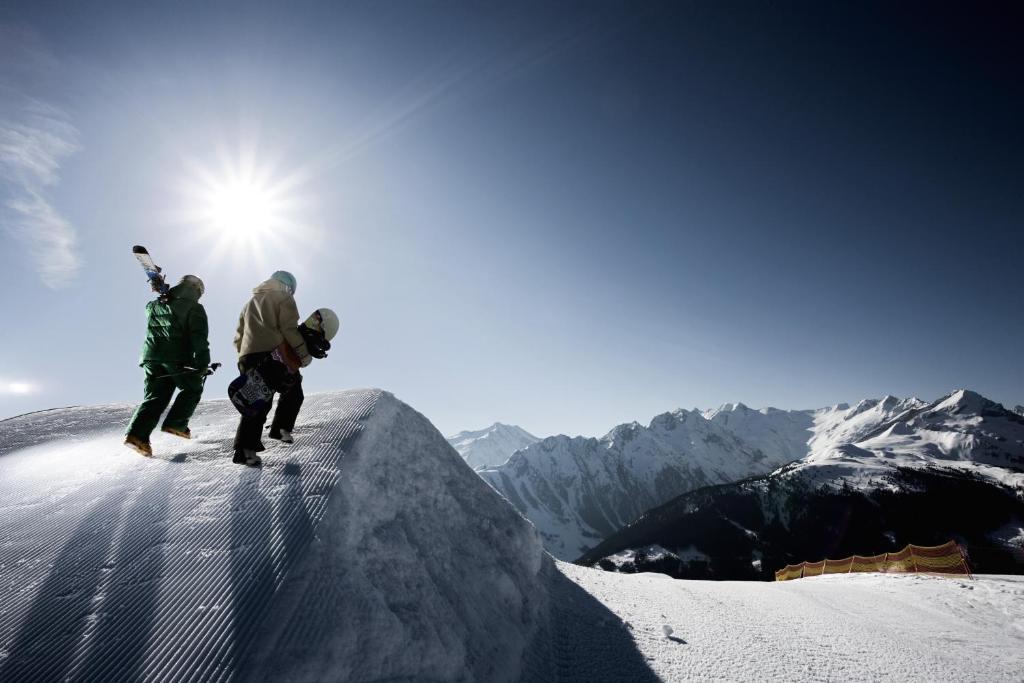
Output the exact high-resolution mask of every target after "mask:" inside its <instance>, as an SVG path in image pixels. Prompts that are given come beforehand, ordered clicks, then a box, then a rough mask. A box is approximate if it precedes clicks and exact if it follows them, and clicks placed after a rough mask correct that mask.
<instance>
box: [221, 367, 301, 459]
mask: <svg viewBox="0 0 1024 683" xmlns="http://www.w3.org/2000/svg"><path fill="white" fill-rule="evenodd" d="M261 363H262V365H261ZM257 365H259V367H260V370H259V372H260V374H261V375H263V379H264V380H266V382H267V386H268V387H270V388H271V389H273V390H274V391H275V392H277V393H279V394H281V397H280V398H279V399H278V400H277V410H276V411H275V412H274V421H273V422H271V426H270V428H271V429H273V430H278V429H287V430H288V431H292V430H293V429H295V420H296V418H297V417H298V416H299V409H300V408H302V400H303V398H305V396H304V394H303V393H302V375H301V374H300V373H298V372H296V373H294V374H292V373H290V372H288V368H287V367H286V366H285V365H284V363H279V362H278V361H276V360H274V359H273V358H270V354H269V353H252V354H249V355H248V356H242V357H241V358H240V359H239V360H238V371H239V372H240V373H242V374H245V372H246V371H247V370H249V369H250V368H254V367H256V366H257ZM269 414H270V404H269V403H268V404H267V408H266V410H265V411H264V412H263V413H261V414H259V415H253V416H251V417H246V416H245V415H243V416H242V417H241V419H240V420H239V422H238V429H237V430H236V431H235V452H236V453H237V452H239V451H241V450H243V449H247V450H252V451H257V452H258V451H263V450H266V448H265V447H264V446H263V440H262V438H261V437H262V436H263V425H264V424H266V422H267V415H269Z"/></svg>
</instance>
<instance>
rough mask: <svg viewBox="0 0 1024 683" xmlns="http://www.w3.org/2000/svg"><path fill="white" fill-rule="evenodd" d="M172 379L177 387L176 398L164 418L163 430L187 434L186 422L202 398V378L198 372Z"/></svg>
mask: <svg viewBox="0 0 1024 683" xmlns="http://www.w3.org/2000/svg"><path fill="white" fill-rule="evenodd" d="M172 379H173V380H174V384H175V386H177V387H178V397H177V398H176V399H174V405H172V406H171V409H170V410H169V411H168V412H167V417H165V418H164V429H174V430H177V431H181V432H186V433H188V421H189V419H190V418H191V417H192V413H194V412H195V410H196V406H197V405H199V399H201V398H202V397H203V377H202V375H200V374H199V373H198V372H189V373H187V374H184V375H178V376H177V377H173V378H172Z"/></svg>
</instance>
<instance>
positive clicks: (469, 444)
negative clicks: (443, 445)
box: [446, 422, 540, 470]
mask: <svg viewBox="0 0 1024 683" xmlns="http://www.w3.org/2000/svg"><path fill="white" fill-rule="evenodd" d="M446 438H447V439H448V443H450V444H451V445H452V447H453V448H454V449H455V450H456V451H458V452H459V455H461V456H462V457H463V458H464V459H465V461H466V463H467V464H468V465H469V466H470V467H472V468H473V469H474V470H478V469H482V468H485V467H496V466H497V465H501V464H504V462H505V461H506V460H508V458H509V456H510V455H512V454H513V453H515V452H516V451H518V450H520V449H522V448H526V447H527V446H529V445H530V444H534V443H537V442H538V441H540V439H538V438H537V437H535V436H534V435H533V434H530V433H529V432H528V431H526V430H525V429H523V428H522V427H517V426H515V425H506V424H502V423H500V422H495V423H494V424H492V425H491V426H490V427H487V428H486V429H480V430H477V431H475V432H469V431H467V432H459V433H458V434H454V435H452V436H449V437H446Z"/></svg>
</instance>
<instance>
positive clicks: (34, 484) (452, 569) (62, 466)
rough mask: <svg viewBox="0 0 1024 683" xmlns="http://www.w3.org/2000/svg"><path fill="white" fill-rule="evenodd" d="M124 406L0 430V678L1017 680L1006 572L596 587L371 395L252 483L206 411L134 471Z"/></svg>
mask: <svg viewBox="0 0 1024 683" xmlns="http://www.w3.org/2000/svg"><path fill="white" fill-rule="evenodd" d="M130 412H131V407H130V406H99V407H91V408H66V409H58V410H52V411H45V412H40V413H34V414H30V415H26V416H21V417H18V418H12V419H9V420H4V421H0V680H2V681H53V680H75V681H77V680H104V681H107V680H143V679H145V680H155V681H230V680H245V681H248V680H255V681H321V680H336V681H517V680H518V681H553V682H569V683H576V682H580V683H583V682H591V681H657V680H664V681H675V680H708V679H719V680H749V679H752V678H759V679H764V678H781V677H788V678H794V679H815V680H821V679H837V680H838V679H849V678H855V679H866V678H871V679H898V678H905V677H906V676H908V675H913V676H915V677H917V678H939V677H942V678H952V679H955V680H971V679H974V680H993V679H1004V680H1012V679H1015V678H1019V675H1020V674H1019V672H1020V670H1021V664H1022V662H1021V654H1020V653H1021V652H1024V647H1022V646H1024V583H1022V582H1021V581H1020V580H1019V579H1016V578H1008V577H1007V578H995V577H982V578H979V579H978V580H976V581H967V580H964V581H961V580H956V579H943V580H939V579H929V578H923V577H892V576H866V575H864V576H831V577H819V578H814V579H804V580H799V581H792V582H787V583H781V584H774V583H760V582H746V583H734V582H704V581H694V582H687V581H674V580H672V579H669V578H667V577H665V576H662V575H654V574H637V575H626V574H617V573H610V572H601V571H598V570H593V569H588V568H583V567H577V566H573V565H567V564H563V563H560V562H556V561H554V560H553V559H552V558H551V556H550V555H548V554H547V553H546V552H545V551H544V548H543V546H542V544H541V539H540V536H539V535H538V533H537V532H536V530H535V529H534V528H533V526H532V525H531V524H530V523H529V522H528V521H527V520H526V519H524V518H523V517H522V516H521V515H520V514H519V513H518V512H517V511H516V510H515V509H514V508H513V507H512V505H510V504H509V503H508V502H507V501H506V500H504V499H503V498H502V497H501V496H499V495H498V494H497V493H496V492H495V491H494V490H493V489H492V488H491V487H489V486H488V485H487V484H486V483H485V482H484V481H483V480H482V479H481V478H480V477H478V476H477V474H475V473H474V472H473V471H472V469H471V468H470V467H469V466H468V465H467V464H466V463H465V461H464V460H463V459H462V458H461V457H460V456H459V454H458V453H457V452H456V451H455V450H454V449H452V448H451V446H450V445H449V444H448V443H447V442H446V441H445V439H444V437H443V436H442V435H441V434H440V433H438V432H437V430H436V429H435V428H434V427H433V426H432V425H431V424H430V422H429V421H428V420H427V419H426V418H425V417H423V416H422V415H420V414H419V413H417V412H416V411H415V410H413V409H412V408H410V407H409V406H407V405H405V404H404V403H402V402H401V401H399V400H397V399H396V398H395V397H393V396H392V395H390V394H388V393H386V392H380V391H376V390H366V391H348V392H340V393H332V394H321V395H314V396H309V397H307V403H306V405H305V406H304V408H303V414H302V417H301V419H300V426H299V429H298V430H297V431H296V438H297V440H296V443H295V444H294V445H292V446H285V445H282V444H276V443H273V444H272V443H271V442H269V441H268V443H267V445H268V446H270V449H269V450H268V451H267V452H266V453H265V454H264V455H265V458H264V466H263V467H262V469H251V468H247V467H244V466H239V465H234V464H232V463H231V458H230V456H231V448H230V444H231V437H232V433H233V430H234V425H235V422H236V418H237V414H236V413H235V412H234V409H233V408H232V407H231V406H230V405H229V404H228V403H227V402H226V401H210V402H205V403H203V404H201V406H200V409H199V411H198V412H197V415H196V417H195V418H194V420H193V423H192V428H193V433H194V434H195V438H194V439H193V440H191V441H182V440H180V439H176V438H175V437H171V436H168V435H164V434H160V433H158V434H156V435H155V436H154V449H155V451H156V457H154V458H152V459H146V458H142V457H140V456H138V455H136V454H135V453H133V452H132V451H129V450H127V449H125V448H124V447H123V446H122V445H121V440H122V431H123V428H124V425H125V424H126V422H127V420H128V417H129V415H130ZM666 627H667V628H666Z"/></svg>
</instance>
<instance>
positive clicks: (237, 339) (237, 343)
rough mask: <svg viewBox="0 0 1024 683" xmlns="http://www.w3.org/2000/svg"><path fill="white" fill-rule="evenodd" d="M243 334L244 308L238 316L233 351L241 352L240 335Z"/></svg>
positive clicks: (242, 335)
mask: <svg viewBox="0 0 1024 683" xmlns="http://www.w3.org/2000/svg"><path fill="white" fill-rule="evenodd" d="M244 336H245V309H244V308H243V309H242V312H241V313H240V314H239V316H238V329H236V330H235V353H242V337H244Z"/></svg>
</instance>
